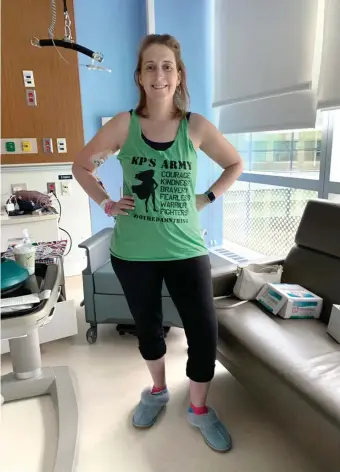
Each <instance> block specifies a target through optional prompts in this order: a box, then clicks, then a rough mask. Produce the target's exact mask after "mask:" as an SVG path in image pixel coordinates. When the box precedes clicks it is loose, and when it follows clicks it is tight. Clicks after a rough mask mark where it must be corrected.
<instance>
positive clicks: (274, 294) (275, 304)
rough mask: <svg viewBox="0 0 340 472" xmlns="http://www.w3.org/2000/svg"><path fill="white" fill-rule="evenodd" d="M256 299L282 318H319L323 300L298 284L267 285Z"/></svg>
mask: <svg viewBox="0 0 340 472" xmlns="http://www.w3.org/2000/svg"><path fill="white" fill-rule="evenodd" d="M256 299H257V300H258V301H259V303H261V305H263V306H264V307H265V308H267V310H269V311H270V312H271V313H273V314H274V315H279V316H281V317H282V318H300V319H301V318H319V316H320V313H321V310H322V298H320V297H318V296H317V295H315V293H312V292H310V291H309V290H306V289H305V288H303V287H301V285H296V284H269V283H268V284H266V285H265V286H264V287H263V288H262V290H261V291H260V293H259V294H258V296H257V297H256Z"/></svg>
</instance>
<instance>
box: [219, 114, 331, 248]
mask: <svg viewBox="0 0 340 472" xmlns="http://www.w3.org/2000/svg"><path fill="white" fill-rule="evenodd" d="M227 138H228V139H229V140H230V141H231V142H232V143H233V144H234V146H235V147H236V148H237V149H238V150H239V152H240V154H241V155H242V157H243V158H244V161H245V171H244V173H243V174H242V176H241V177H240V178H239V180H238V181H237V182H236V183H235V184H234V185H233V186H232V188H231V189H230V190H229V191H228V192H227V193H226V194H225V196H224V200H223V239H224V246H225V247H226V248H227V247H228V244H229V245H233V246H235V244H236V245H238V246H242V247H243V248H247V249H250V250H252V251H255V252H256V253H260V254H263V255H268V256H274V255H275V256H282V255H285V254H286V253H287V252H288V251H289V250H290V249H291V247H292V246H293V244H294V237H295V233H296V230H297V228H298V225H299V223H300V219H301V216H302V213H303V211H304V208H305V206H306V203H307V202H308V200H310V199H312V198H326V199H329V200H332V201H335V202H339V203H340V110H338V111H331V112H323V113H320V114H319V115H318V120H317V126H316V127H315V129H306V130H293V131H275V132H266V133H247V134H238V135H237V134H234V135H228V136H227Z"/></svg>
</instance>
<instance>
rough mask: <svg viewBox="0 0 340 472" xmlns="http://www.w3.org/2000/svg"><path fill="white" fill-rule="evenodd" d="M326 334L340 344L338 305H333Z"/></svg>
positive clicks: (339, 313) (339, 312) (339, 308)
mask: <svg viewBox="0 0 340 472" xmlns="http://www.w3.org/2000/svg"><path fill="white" fill-rule="evenodd" d="M327 332H328V334H330V335H331V336H332V338H334V339H335V341H337V342H338V343H340V305H333V308H332V312H331V316H330V318H329V323H328V328H327Z"/></svg>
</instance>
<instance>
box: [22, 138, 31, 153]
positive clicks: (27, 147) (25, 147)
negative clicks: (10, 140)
mask: <svg viewBox="0 0 340 472" xmlns="http://www.w3.org/2000/svg"><path fill="white" fill-rule="evenodd" d="M21 145H22V151H23V152H32V143H31V141H22V142H21Z"/></svg>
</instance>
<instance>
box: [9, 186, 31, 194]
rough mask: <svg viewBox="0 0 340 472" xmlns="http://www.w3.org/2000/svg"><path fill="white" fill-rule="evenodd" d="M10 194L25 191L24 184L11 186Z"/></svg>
mask: <svg viewBox="0 0 340 472" xmlns="http://www.w3.org/2000/svg"><path fill="white" fill-rule="evenodd" d="M11 187H12V193H15V192H19V190H27V185H26V184H12V185H11Z"/></svg>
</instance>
